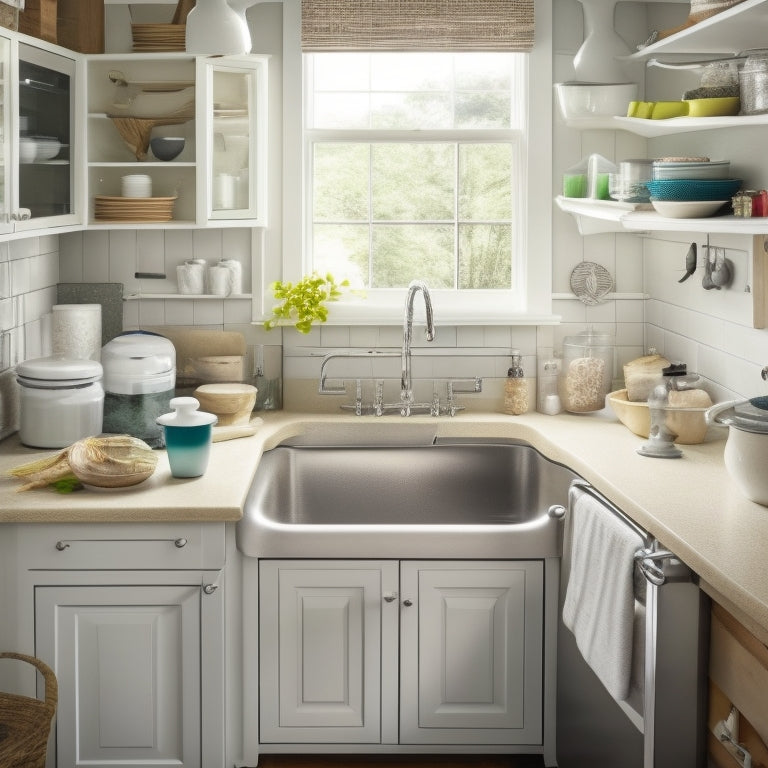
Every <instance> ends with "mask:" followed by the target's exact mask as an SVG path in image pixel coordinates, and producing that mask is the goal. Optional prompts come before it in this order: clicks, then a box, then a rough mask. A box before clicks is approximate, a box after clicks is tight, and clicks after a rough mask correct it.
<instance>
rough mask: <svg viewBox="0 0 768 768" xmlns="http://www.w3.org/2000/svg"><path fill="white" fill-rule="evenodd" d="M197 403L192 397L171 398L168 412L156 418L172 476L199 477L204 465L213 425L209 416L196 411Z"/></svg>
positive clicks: (206, 460) (208, 452)
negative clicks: (163, 432)
mask: <svg viewBox="0 0 768 768" xmlns="http://www.w3.org/2000/svg"><path fill="white" fill-rule="evenodd" d="M199 407H200V402H199V401H198V400H197V398H194V397H174V398H173V399H172V400H171V408H172V409H173V412H172V413H166V414H163V415H162V416H158V417H157V423H158V424H160V425H162V427H163V429H164V431H165V446H166V449H167V450H168V463H169V464H170V465H171V474H172V475H173V476H174V477H200V475H202V474H204V473H205V470H206V467H207V466H208V457H209V455H210V452H211V439H212V437H213V425H214V424H215V423H216V421H217V418H216V416H214V415H213V414H212V413H206V412H205V411H199V410H198V408H199Z"/></svg>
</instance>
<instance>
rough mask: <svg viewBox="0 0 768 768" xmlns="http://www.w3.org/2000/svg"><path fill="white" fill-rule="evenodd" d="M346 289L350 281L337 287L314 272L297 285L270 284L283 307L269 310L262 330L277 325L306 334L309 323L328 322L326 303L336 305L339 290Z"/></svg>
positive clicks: (334, 282)
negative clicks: (289, 327)
mask: <svg viewBox="0 0 768 768" xmlns="http://www.w3.org/2000/svg"><path fill="white" fill-rule="evenodd" d="M348 285H349V280H342V281H341V282H340V283H337V282H336V280H334V278H333V275H331V274H330V273H328V274H327V275H325V276H324V277H323V276H321V275H318V274H317V272H313V273H312V274H311V275H305V276H304V277H303V278H302V279H301V280H299V282H298V283H287V282H286V283H284V282H282V281H280V280H278V281H276V282H274V283H272V285H270V289H271V291H272V294H273V295H274V297H275V298H276V299H278V300H279V301H282V304H278V305H277V306H275V307H273V308H272V317H270V318H269V319H267V320H265V321H264V328H266V329H267V330H268V331H269V330H271V329H272V328H275V327H276V326H278V325H293V326H294V327H295V328H296V330H297V331H298V332H299V333H309V331H310V330H311V328H312V323H314V322H318V323H324V322H325V321H326V320H327V319H328V308H327V307H326V306H325V305H326V303H327V302H329V301H338V300H339V298H340V297H341V295H342V291H341V289H342V288H345V287H347V286H348Z"/></svg>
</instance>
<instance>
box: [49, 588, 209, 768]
mask: <svg viewBox="0 0 768 768" xmlns="http://www.w3.org/2000/svg"><path fill="white" fill-rule="evenodd" d="M35 597H36V637H37V646H38V651H37V652H38V654H39V655H40V657H41V658H43V659H45V660H46V662H47V663H49V664H51V666H53V667H54V669H55V672H56V675H57V677H58V680H59V707H58V714H57V725H56V754H57V764H58V766H60V767H61V768H63V767H64V766H66V767H67V768H70V767H72V768H78V767H79V766H86V765H94V764H95V765H104V764H107V763H108V764H109V765H110V766H112V767H113V768H122V767H123V766H126V767H127V766H129V765H130V766H134V767H135V766H144V767H145V768H149V767H152V768H155V767H158V768H159V766H184V767H185V768H187V767H190V768H191V767H196V766H199V765H200V640H199V638H200V587H199V586H173V587H114V586H113V587H38V588H37V589H36V591H35Z"/></svg>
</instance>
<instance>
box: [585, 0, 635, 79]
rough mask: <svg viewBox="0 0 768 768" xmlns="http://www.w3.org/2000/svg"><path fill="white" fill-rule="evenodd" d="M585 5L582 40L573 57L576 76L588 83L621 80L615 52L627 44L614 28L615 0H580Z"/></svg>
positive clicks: (624, 50) (626, 49)
mask: <svg viewBox="0 0 768 768" xmlns="http://www.w3.org/2000/svg"><path fill="white" fill-rule="evenodd" d="M580 2H581V5H582V7H583V9H584V42H583V43H582V44H581V48H579V50H578V51H577V52H576V56H575V57H574V59H573V68H574V70H575V72H576V79H577V80H579V81H581V82H587V83H621V82H624V81H625V75H624V69H623V67H622V65H621V63H620V62H619V61H618V60H617V58H616V57H617V56H627V55H628V54H629V53H630V50H629V46H628V45H627V44H626V43H625V42H624V40H623V39H622V38H621V37H620V36H619V35H618V34H617V33H616V31H615V30H614V28H613V14H614V10H615V8H616V0H580Z"/></svg>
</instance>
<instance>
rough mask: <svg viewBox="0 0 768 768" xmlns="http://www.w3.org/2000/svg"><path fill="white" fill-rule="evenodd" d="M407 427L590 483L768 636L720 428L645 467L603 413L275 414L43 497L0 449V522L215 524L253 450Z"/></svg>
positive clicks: (760, 529)
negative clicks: (526, 448) (524, 455)
mask: <svg viewBox="0 0 768 768" xmlns="http://www.w3.org/2000/svg"><path fill="white" fill-rule="evenodd" d="M409 430H416V431H422V432H423V431H424V430H429V431H430V432H431V431H432V430H434V434H435V436H441V437H498V438H517V439H521V440H525V441H527V442H529V443H531V444H532V445H533V446H534V447H535V448H537V449H538V450H539V451H540V452H541V453H543V454H544V455H545V456H546V457H547V458H549V459H552V460H554V461H558V462H561V463H562V464H565V465H566V466H568V467H570V468H571V469H572V470H574V471H575V472H577V473H578V474H580V475H581V476H582V477H584V478H585V479H586V480H588V481H590V482H591V483H592V484H593V485H594V486H595V487H596V488H597V489H598V490H600V491H601V492H602V493H603V494H604V495H605V496H606V497H607V498H609V499H610V500H611V501H613V502H614V503H615V504H616V505H617V506H618V507H620V508H621V509H623V510H624V511H625V512H626V513H627V514H628V515H629V516H630V517H632V518H633V519H634V520H635V521H637V522H638V523H639V524H640V525H641V526H643V527H644V528H645V529H646V530H648V531H649V532H650V533H652V534H653V535H654V536H656V537H657V538H658V539H659V541H660V542H661V544H662V545H663V546H664V547H667V548H669V549H671V550H672V551H673V552H675V553H676V554H677V555H678V556H679V557H680V558H681V559H682V560H683V561H684V562H685V563H687V564H688V565H689V566H690V567H691V568H692V569H693V570H694V571H695V572H696V573H698V574H699V576H700V577H701V580H702V586H703V587H704V589H705V590H706V591H707V592H708V593H709V594H710V595H711V596H712V597H714V598H715V599H717V600H718V601H719V602H721V603H723V604H724V605H725V607H726V608H728V609H729V610H731V611H732V612H733V613H735V614H736V616H737V618H739V619H740V620H741V621H742V622H743V623H745V624H746V625H747V626H748V627H749V628H751V629H752V631H753V632H756V633H757V634H758V636H760V637H761V639H763V641H764V642H766V641H767V640H766V639H767V638H768V567H767V566H768V508H766V507H763V506H760V505H758V504H755V503H753V502H750V501H748V500H746V499H745V498H744V497H743V496H742V495H741V494H740V492H739V490H738V489H737V488H736V486H735V485H734V484H733V482H732V481H731V480H730V477H729V475H728V473H727V471H726V469H725V467H724V465H723V448H724V446H725V437H726V434H727V433H726V431H725V430H724V429H714V428H710V431H709V439H708V441H707V442H706V443H703V444H701V445H692V446H681V447H682V449H683V457H682V458H680V459H653V458H647V457H644V456H640V455H639V454H638V453H637V452H636V451H637V448H638V447H639V446H640V445H641V444H642V443H643V440H642V439H641V438H639V437H637V436H635V435H633V434H632V433H631V432H630V431H629V430H627V429H626V428H625V427H624V426H622V425H621V424H620V423H619V422H618V421H616V419H615V418H614V417H613V415H612V414H609V413H608V412H607V411H601V412H599V413H597V414H584V415H573V414H561V415H559V416H544V415H541V414H538V413H530V414H526V415H524V416H505V415H503V414H493V413H489V414H477V413H469V414H467V413H465V414H460V415H458V416H456V417H454V418H447V417H441V418H437V419H432V418H430V417H428V416H423V417H422V416H416V417H411V418H409V419H401V418H400V417H396V416H387V417H383V418H376V417H356V416H350V415H338V416H337V415H313V414H301V413H291V412H276V413H270V414H266V415H264V420H263V423H260V425H259V428H258V431H257V433H256V435H255V436H252V437H246V438H240V439H237V440H231V441H227V442H221V443H214V445H213V446H212V449H211V459H210V463H209V466H208V469H207V471H206V473H205V475H203V476H202V477H200V478H195V479H190V480H177V479H174V478H172V477H171V475H170V469H169V467H168V460H167V457H166V455H165V452H164V451H160V452H159V453H160V456H159V462H158V468H157V470H156V471H155V474H154V475H153V476H152V477H151V478H150V479H149V480H148V481H146V482H145V483H142V484H141V485H140V486H136V487H135V488H134V489H132V490H131V489H128V490H124V491H119V492H94V491H90V490H85V491H79V492H76V493H73V494H69V495H60V494H57V493H55V492H52V491H49V490H45V489H43V490H35V491H30V492H26V493H16V492H15V491H16V487H17V485H18V481H16V480H13V479H9V478H8V477H7V473H8V470H9V469H10V468H11V467H13V466H16V465H18V464H21V463H23V462H25V461H31V460H33V459H35V458H39V457H40V456H42V455H45V454H46V453H53V451H49V452H41V451H35V450H31V449H28V448H25V447H24V446H21V445H20V444H19V442H18V439H17V437H16V436H12V437H10V438H8V439H6V440H5V441H3V442H2V443H0V499H1V500H2V501H1V503H0V522H6V523H9V522H35V523H37V522H40V523H46V522H59V523H61V522H116V521H123V522H126V521H135V522H142V521H158V522H160V521H164V522H168V521H177V520H197V521H224V522H232V521H236V520H238V519H239V518H240V516H241V514H242V507H243V502H244V500H245V496H246V494H247V491H248V487H249V485H250V481H251V478H252V477H253V473H254V471H255V469H256V467H257V465H258V460H259V457H260V456H261V454H262V452H263V451H264V450H268V449H269V448H271V447H274V446H275V445H276V444H278V443H279V442H281V441H283V440H285V439H287V438H289V437H293V436H297V435H302V434H306V433H311V434H312V435H313V436H314V437H315V438H317V437H320V438H325V439H328V440H329V441H333V440H344V439H346V437H347V436H349V434H350V431H351V432H352V433H354V434H358V435H364V436H365V439H366V440H370V441H375V440H376V439H377V438H380V437H387V436H397V437H405V438H406V439H407V432H408V431H409Z"/></svg>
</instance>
